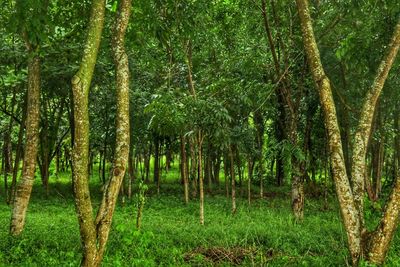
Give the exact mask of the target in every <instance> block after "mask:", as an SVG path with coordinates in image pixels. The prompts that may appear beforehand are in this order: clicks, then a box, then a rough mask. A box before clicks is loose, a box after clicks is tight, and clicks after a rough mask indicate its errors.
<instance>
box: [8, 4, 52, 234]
mask: <svg viewBox="0 0 400 267" xmlns="http://www.w3.org/2000/svg"><path fill="white" fill-rule="evenodd" d="M17 4H18V6H17V13H18V15H19V16H21V17H20V18H19V20H20V21H22V20H23V19H26V18H27V17H28V16H35V15H36V16H37V15H39V16H42V15H44V14H43V13H44V12H45V10H46V8H44V9H42V8H43V7H42V6H41V5H39V3H37V2H34V4H35V5H33V6H30V5H29V3H28V4H27V3H23V2H22V1H18V2H17ZM36 22H37V21H35V22H31V23H36ZM19 23H21V25H18V26H19V27H21V28H22V38H23V39H24V41H25V46H26V49H27V51H28V92H27V108H26V113H27V115H26V122H25V125H26V144H25V151H24V158H23V167H22V178H21V181H20V183H19V184H18V186H17V189H16V193H15V198H14V201H13V211H12V215H11V224H10V233H11V234H12V235H19V234H21V232H22V231H23V228H24V225H25V217H26V211H27V208H28V204H29V198H30V195H31V192H32V186H33V182H34V177H35V170H36V157H37V153H38V140H39V120H40V59H39V51H40V42H41V36H42V35H41V34H42V33H41V34H37V33H36V34H35V33H33V34H32V32H30V30H32V29H31V28H30V27H32V25H31V24H29V23H26V24H24V23H22V22H19ZM39 25H41V24H39ZM39 28H41V27H39ZM36 30H41V29H36ZM42 30H43V29H42Z"/></svg>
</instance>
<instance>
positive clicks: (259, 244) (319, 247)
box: [0, 174, 400, 266]
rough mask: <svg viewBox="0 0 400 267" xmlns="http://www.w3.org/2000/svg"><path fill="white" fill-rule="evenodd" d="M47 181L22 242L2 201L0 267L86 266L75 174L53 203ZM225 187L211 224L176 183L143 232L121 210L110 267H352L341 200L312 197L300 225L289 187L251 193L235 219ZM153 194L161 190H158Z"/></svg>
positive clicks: (392, 262)
mask: <svg viewBox="0 0 400 267" xmlns="http://www.w3.org/2000/svg"><path fill="white" fill-rule="evenodd" d="M39 180H40V179H37V181H36V182H37V183H36V184H35V187H34V192H33V195H32V199H31V203H30V206H29V210H28V214H27V221H26V226H25V230H24V233H23V235H22V236H21V237H20V238H12V237H10V236H8V234H7V232H8V225H9V218H10V208H9V207H8V206H6V205H5V204H3V203H4V199H2V198H0V201H1V204H0V265H1V266H78V265H79V262H80V257H81V245H80V239H79V229H78V223H77V219H76V215H75V209H74V201H73V197H72V192H71V185H70V183H69V175H68V174H64V175H63V176H61V177H60V178H59V180H58V182H56V181H53V183H52V184H51V188H50V190H51V193H50V195H49V196H48V197H46V196H45V194H44V190H43V189H42V188H41V186H40V183H39ZM53 180H54V179H53ZM97 182H98V178H97V177H94V178H93V179H92V180H91V187H92V198H93V202H94V204H95V205H97V204H98V203H99V201H100V196H101V192H100V191H99V190H98V188H99V186H98V185H97ZM222 188H223V185H221V189H220V192H221V195H214V196H209V195H207V196H206V200H205V226H201V225H199V222H198V215H199V214H198V200H197V199H192V200H191V202H190V203H189V205H187V206H185V205H184V204H183V201H182V193H181V192H182V189H181V186H180V185H179V184H178V183H177V182H176V181H175V182H172V181H171V180H170V179H169V177H168V182H167V183H165V182H164V184H163V185H162V187H161V194H160V195H159V196H157V195H155V194H154V195H151V196H148V197H147V200H146V204H145V209H144V213H143V223H142V230H141V231H140V232H138V231H137V230H136V229H135V216H136V208H135V203H134V202H133V203H127V204H126V205H125V206H121V205H119V206H118V207H117V209H116V211H115V216H114V221H113V228H112V231H111V233H110V239H109V243H108V246H107V252H106V254H105V256H104V261H103V266H215V265H216V266H230V265H232V263H231V262H229V261H227V260H225V261H219V262H216V261H212V260H210V258H207V257H205V256H204V255H202V254H201V253H198V252H204V251H207V250H209V251H215V250H217V249H220V248H225V249H226V251H229V250H230V249H232V251H234V249H236V250H237V251H244V252H246V253H245V254H244V257H243V258H240V259H239V260H240V264H241V265H243V266H346V264H347V263H348V260H349V259H348V251H347V247H346V236H345V232H344V229H343V227H342V223H341V219H340V215H339V211H338V207H337V203H336V200H335V198H334V197H332V196H330V197H329V202H328V206H329V208H328V209H327V210H325V209H324V207H323V206H324V205H323V200H322V199H307V201H306V207H305V220H304V222H303V223H302V224H294V223H293V220H292V216H291V211H290V201H289V197H290V196H289V195H288V194H286V193H287V192H289V188H288V187H284V188H274V187H271V186H267V188H266V189H267V190H268V192H267V193H269V194H267V195H271V196H272V195H273V197H267V198H265V199H256V200H254V201H253V203H252V205H251V206H250V207H249V206H248V204H247V202H246V197H245V195H243V197H242V198H241V197H239V198H238V210H237V213H236V214H235V215H234V216H232V215H231V213H230V210H231V206H230V202H229V200H227V199H226V198H225V197H223V189H222ZM214 191H216V190H215V189H214ZM150 192H155V190H154V188H153V189H151V190H150ZM239 192H240V189H239ZM271 192H277V193H278V194H272V193H271ZM239 195H240V194H239ZM371 220H372V219H371ZM203 254H204V253H203ZM399 254H400V234H399V233H398V234H397V236H396V238H395V240H394V242H393V244H392V249H391V251H390V253H389V255H388V259H387V266H399V265H400V260H399V256H398V255H399ZM238 257H239V256H238ZM214 260H215V259H214Z"/></svg>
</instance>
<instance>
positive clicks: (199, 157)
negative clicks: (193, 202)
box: [197, 131, 204, 225]
mask: <svg viewBox="0 0 400 267" xmlns="http://www.w3.org/2000/svg"><path fill="white" fill-rule="evenodd" d="M202 148H203V136H202V134H201V131H199V132H198V137H197V161H198V162H197V165H198V175H199V192H200V224H201V225H204V186H203V184H204V182H203V180H204V178H203V164H202Z"/></svg>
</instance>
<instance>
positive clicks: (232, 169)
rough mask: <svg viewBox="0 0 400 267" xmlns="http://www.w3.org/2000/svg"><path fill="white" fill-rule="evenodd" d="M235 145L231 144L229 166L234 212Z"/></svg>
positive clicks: (233, 208)
mask: <svg viewBox="0 0 400 267" xmlns="http://www.w3.org/2000/svg"><path fill="white" fill-rule="evenodd" d="M233 153H235V147H234V146H233V145H230V146H229V161H230V162H229V163H230V164H229V166H230V176H231V190H232V191H231V193H232V195H231V196H232V214H235V213H236V179H235V159H234V155H233Z"/></svg>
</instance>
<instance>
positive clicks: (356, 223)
mask: <svg viewBox="0 0 400 267" xmlns="http://www.w3.org/2000/svg"><path fill="white" fill-rule="evenodd" d="M296 3H297V7H298V11H299V16H300V23H301V29H302V34H303V43H304V47H305V51H306V54H307V58H308V62H309V65H310V69H311V72H312V75H313V78H314V81H315V83H316V86H317V89H318V92H319V96H320V102H321V105H322V108H323V111H324V118H325V127H326V129H327V132H328V143H329V152H330V160H331V165H332V174H333V179H334V181H335V185H336V193H337V196H338V199H339V204H340V210H341V213H342V217H343V222H344V226H345V229H346V233H347V237H348V245H349V249H350V253H351V259H352V263H353V265H358V262H359V260H360V258H362V257H365V259H366V260H367V261H369V262H371V263H374V264H378V265H381V264H383V263H384V259H385V257H386V253H387V251H388V249H389V244H390V242H391V240H392V239H393V235H394V233H395V230H396V227H397V225H398V221H399V215H400V179H399V177H397V180H396V183H395V186H394V188H393V192H392V194H391V196H390V198H389V201H388V203H387V206H386V208H385V210H384V213H383V216H382V218H381V220H380V223H379V224H378V226H377V228H376V229H375V231H373V232H372V233H366V230H365V228H364V216H363V198H364V194H365V184H364V183H365V180H364V179H365V171H366V163H365V157H366V151H367V146H368V140H369V136H370V133H371V125H372V119H373V116H374V112H375V108H376V103H377V100H378V98H379V95H380V93H381V91H382V88H383V85H384V82H385V80H386V78H387V76H388V73H389V70H390V68H391V66H392V64H393V62H394V60H395V57H396V55H397V52H398V49H399V47H400V20H399V22H398V23H397V25H396V27H395V30H394V34H393V36H392V39H391V41H390V44H389V46H388V48H387V52H386V55H385V57H384V58H383V60H382V61H381V64H380V66H379V68H378V72H377V75H376V77H375V80H374V82H373V84H372V87H371V88H370V90H369V91H368V93H367V96H366V98H365V100H364V105H363V108H362V110H361V117H360V120H359V124H358V128H357V131H356V134H355V140H354V147H353V158H352V180H353V187H351V185H350V181H349V179H348V176H347V172H346V162H345V160H344V155H343V149H342V142H341V136H340V130H339V125H338V119H337V115H336V109H335V103H334V100H333V96H332V90H331V85H330V81H329V79H328V77H327V76H326V74H325V71H324V69H323V66H322V63H321V59H320V54H319V50H318V47H317V43H316V40H315V36H314V32H313V27H312V21H311V16H310V12H309V7H308V1H307V0H296Z"/></svg>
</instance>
